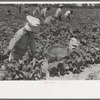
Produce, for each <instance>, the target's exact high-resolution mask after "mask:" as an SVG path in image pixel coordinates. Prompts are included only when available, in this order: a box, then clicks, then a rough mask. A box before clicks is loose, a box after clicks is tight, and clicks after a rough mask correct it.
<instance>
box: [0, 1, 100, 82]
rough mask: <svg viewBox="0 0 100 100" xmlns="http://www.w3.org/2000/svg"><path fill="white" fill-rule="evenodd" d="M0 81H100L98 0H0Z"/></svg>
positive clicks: (99, 10) (99, 13) (99, 15)
mask: <svg viewBox="0 0 100 100" xmlns="http://www.w3.org/2000/svg"><path fill="white" fill-rule="evenodd" d="M0 80H1V81H12V80H17V81H20V80H27V81H28V80H31V81H40V80H61V81H62V80H100V3H92V2H90V3H77V2H75V3H74V2H73V3H43V2H42V3H30V4H29V3H18V4H17V3H12V4H8V3H7V4H6V3H5V4H4V3H3V4H2V3H0Z"/></svg>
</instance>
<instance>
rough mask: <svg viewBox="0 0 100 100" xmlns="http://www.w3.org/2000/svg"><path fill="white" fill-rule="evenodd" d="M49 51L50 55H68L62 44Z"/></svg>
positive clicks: (52, 47) (51, 47) (50, 48)
mask: <svg viewBox="0 0 100 100" xmlns="http://www.w3.org/2000/svg"><path fill="white" fill-rule="evenodd" d="M47 53H48V55H49V56H50V57H65V56H66V55H67V49H66V47H64V46H62V45H54V46H50V47H49V48H48V49H47Z"/></svg>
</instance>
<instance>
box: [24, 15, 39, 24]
mask: <svg viewBox="0 0 100 100" xmlns="http://www.w3.org/2000/svg"><path fill="white" fill-rule="evenodd" d="M26 19H27V21H28V23H29V24H30V25H31V26H38V25H40V20H39V19H38V18H36V17H32V16H31V15H28V16H27V17H26Z"/></svg>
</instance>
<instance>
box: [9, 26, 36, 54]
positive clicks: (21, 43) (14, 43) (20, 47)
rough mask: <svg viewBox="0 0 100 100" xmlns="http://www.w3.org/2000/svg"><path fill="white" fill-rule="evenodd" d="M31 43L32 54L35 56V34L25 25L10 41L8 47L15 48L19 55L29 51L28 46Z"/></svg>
mask: <svg viewBox="0 0 100 100" xmlns="http://www.w3.org/2000/svg"><path fill="white" fill-rule="evenodd" d="M28 45H29V47H30V49H31V52H32V56H34V51H35V36H34V33H33V32H31V33H30V31H27V30H26V29H25V28H24V27H23V28H21V29H19V30H18V31H17V32H16V33H15V36H14V37H13V39H12V40H11V41H10V43H9V46H8V49H9V50H14V51H15V53H17V54H19V55H24V54H25V52H26V51H27V49H28V48H27V46H28Z"/></svg>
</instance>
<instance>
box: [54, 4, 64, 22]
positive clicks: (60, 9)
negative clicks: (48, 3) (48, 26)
mask: <svg viewBox="0 0 100 100" xmlns="http://www.w3.org/2000/svg"><path fill="white" fill-rule="evenodd" d="M62 8H63V5H62V4H60V5H59V8H58V9H57V10H56V13H55V18H56V19H58V20H59V21H62V18H61V15H62Z"/></svg>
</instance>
